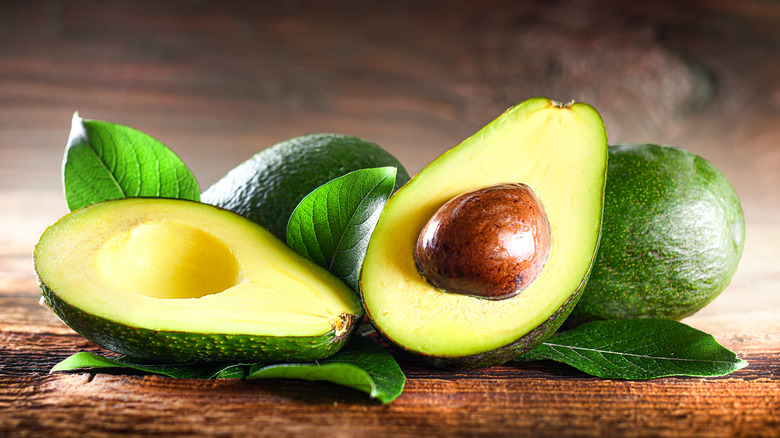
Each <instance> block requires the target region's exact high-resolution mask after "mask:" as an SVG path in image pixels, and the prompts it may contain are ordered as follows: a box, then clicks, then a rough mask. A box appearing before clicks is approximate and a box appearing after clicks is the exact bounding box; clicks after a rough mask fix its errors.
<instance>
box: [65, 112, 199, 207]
mask: <svg viewBox="0 0 780 438" xmlns="http://www.w3.org/2000/svg"><path fill="white" fill-rule="evenodd" d="M62 180H63V185H64V189H65V199H66V201H67V202H68V208H70V209H71V210H76V209H78V208H81V207H85V206H87V205H90V204H94V203H97V202H101V201H107V200H109V199H117V198H125V197H132V196H150V197H166V198H182V199H190V200H194V201H197V200H199V199H200V189H199V188H198V183H197V181H196V180H195V177H194V176H193V175H192V173H191V172H190V171H189V169H187V166H186V165H185V164H184V162H182V160H181V159H180V158H179V157H178V156H176V154H174V153H173V152H172V151H171V150H170V149H168V148H167V147H166V146H165V145H163V144H162V143H160V142H159V141H157V140H155V139H154V138H152V137H150V136H148V135H146V134H144V133H143V132H140V131H136V130H135V129H132V128H129V127H127V126H122V125H116V124H113V123H108V122H99V121H93V120H84V119H82V118H81V117H79V115H78V113H75V114H73V122H72V124H71V131H70V136H69V137H68V144H67V147H66V150H65V158H64V161H63V165H62Z"/></svg>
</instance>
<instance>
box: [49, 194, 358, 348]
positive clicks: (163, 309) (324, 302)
mask: <svg viewBox="0 0 780 438" xmlns="http://www.w3.org/2000/svg"><path fill="white" fill-rule="evenodd" d="M33 259H34V266H35V272H36V275H37V277H38V280H39V284H40V287H41V290H42V291H43V296H44V298H45V300H46V302H47V303H48V304H49V306H50V307H51V308H52V309H53V310H54V312H55V313H56V314H57V315H58V316H59V317H60V318H61V319H62V320H63V321H64V322H65V323H66V324H67V325H69V326H70V327H71V328H72V329H73V330H75V331H76V332H78V333H80V334H81V335H82V336H84V337H85V338H87V339H89V340H91V341H93V342H95V343H96V344H98V345H100V346H102V347H104V348H106V349H109V350H112V351H115V352H117V353H122V354H126V355H128V356H132V357H136V358H143V359H148V360H155V361H161V362H169V363H172V362H177V363H178V362H200V361H227V360H246V361H253V362H260V361H269V362H270V361H312V360H317V359H320V358H323V357H326V356H329V355H331V354H333V353H335V352H336V351H338V349H339V348H341V346H342V345H343V344H344V343H345V342H346V340H347V338H348V337H349V335H350V334H351V333H352V332H353V330H354V328H355V326H356V325H357V321H358V320H359V317H360V316H361V315H362V308H361V306H360V303H359V301H358V299H357V297H356V296H355V295H354V293H353V292H352V291H351V290H350V289H349V288H348V287H347V286H346V285H344V284H343V283H342V282H340V281H339V280H338V279H336V278H335V277H334V276H332V275H331V274H330V273H328V272H327V271H325V270H324V269H322V268H320V267H319V266H317V265H315V264H314V263H312V262H310V261H308V260H307V259H305V258H303V257H301V256H299V255H298V254H297V253H295V252H294V251H293V250H291V249H290V248H289V247H288V246H286V245H285V244H284V243H283V242H281V241H280V240H278V239H277V238H275V237H274V236H273V235H272V234H271V233H270V232H268V231H266V230H265V229H263V228H262V227H260V226H259V225H257V224H255V223H254V222H252V221H250V220H248V219H245V218H244V217H242V216H239V215H238V214H235V213H232V212H229V211H227V210H222V209H219V208H217V207H213V206H210V205H206V204H201V203H197V202H192V201H184V200H174V199H161V198H124V199H119V200H114V201H107V202H104V203H100V204H94V205H91V206H89V207H85V208H83V209H80V210H76V211H74V212H72V213H70V214H68V215H66V216H65V217H63V218H62V219H60V220H59V221H58V222H56V223H55V224H54V225H52V226H51V227H49V228H48V229H47V230H46V231H45V232H44V234H43V235H42V236H41V238H40V241H39V242H38V244H37V245H36V247H35V252H34V257H33Z"/></svg>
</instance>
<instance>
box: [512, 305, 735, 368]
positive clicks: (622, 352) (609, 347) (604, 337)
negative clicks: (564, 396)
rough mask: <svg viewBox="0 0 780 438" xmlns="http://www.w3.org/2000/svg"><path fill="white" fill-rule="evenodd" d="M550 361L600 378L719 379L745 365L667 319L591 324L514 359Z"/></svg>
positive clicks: (703, 336)
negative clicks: (677, 377)
mask: <svg viewBox="0 0 780 438" xmlns="http://www.w3.org/2000/svg"><path fill="white" fill-rule="evenodd" d="M545 359H547V360H554V361H557V362H562V363H565V364H568V365H570V366H573V367H574V368H577V369H579V370H580V371H584V372H586V373H588V374H591V375H594V376H597V377H601V378H605V379H636V380H642V379H653V378H658V377H668V376H697V377H710V376H722V375H726V374H729V373H731V372H734V371H737V370H739V369H742V368H744V367H745V366H747V362H745V361H744V360H741V359H739V358H738V357H737V356H736V354H734V353H733V352H732V351H730V350H728V349H727V348H725V347H723V346H722V345H720V344H718V342H717V341H715V339H714V338H713V337H712V336H711V335H708V334H706V333H704V332H702V331H700V330H697V329H694V328H692V327H689V326H688V325H685V324H683V323H681V322H677V321H672V320H666V319H650V318H641V319H627V320H610V321H594V322H590V323H587V324H583V325H580V326H578V327H576V328H574V329H571V330H567V331H562V332H558V333H556V334H555V335H553V336H552V337H551V338H550V339H549V340H548V341H547V342H544V343H543V344H542V345H540V346H538V347H536V348H535V349H533V350H531V351H530V352H528V353H525V354H523V355H521V356H520V357H519V358H518V360H521V361H532V360H545Z"/></svg>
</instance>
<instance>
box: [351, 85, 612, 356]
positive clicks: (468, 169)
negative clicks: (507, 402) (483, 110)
mask: <svg viewBox="0 0 780 438" xmlns="http://www.w3.org/2000/svg"><path fill="white" fill-rule="evenodd" d="M606 163H607V144H606V134H605V131H604V125H603V122H602V120H601V117H600V116H599V114H598V113H597V112H596V111H595V110H594V109H593V108H592V107H590V106H589V105H586V104H581V103H575V104H570V105H561V104H559V103H557V102H554V101H551V100H549V99H543V98H539V99H532V100H528V101H526V102H523V103H521V104H520V105H517V106H515V107H513V108H511V109H510V110H508V111H507V112H505V113H504V114H503V115H501V116H500V117H499V118H498V119H496V120H495V121H493V122H492V123H490V124H489V125H487V126H486V127H484V128H483V129H481V130H480V131H479V132H477V133H476V134H475V135H473V136H472V137H470V138H468V139H466V140H465V141H463V142H462V143H461V144H460V145H458V146H456V147H455V148H453V149H451V150H450V151H448V152H447V153H445V154H444V155H442V156H441V157H439V158H438V159H436V160H435V161H434V162H432V163H431V164H430V165H428V166H427V167H425V168H424V169H423V170H422V171H421V172H420V173H419V174H417V175H415V176H414V177H413V178H412V179H411V181H410V182H409V183H407V184H406V185H405V186H404V187H403V188H401V189H400V190H399V191H398V192H396V193H395V194H394V195H393V196H392V197H391V198H390V200H389V201H388V203H387V205H386V207H385V209H384V211H383V212H382V215H381V217H380V219H379V223H378V224H377V227H376V229H375V231H374V234H373V235H372V237H371V241H370V243H369V247H368V253H367V255H366V258H365V261H364V264H363V268H362V272H361V291H362V297H363V303H364V307H365V310H366V314H367V315H368V317H369V318H370V320H371V322H372V323H373V324H374V325H375V327H376V328H377V330H378V331H379V332H380V333H382V334H383V335H384V336H385V337H386V338H387V339H388V340H389V341H391V342H392V343H394V344H396V345H397V346H399V347H401V348H402V349H404V350H406V351H409V352H411V353H413V354H416V355H419V356H420V357H422V358H424V359H428V361H429V362H431V363H434V364H435V365H437V366H442V367H447V368H461V367H467V368H470V367H476V366H487V365H490V364H493V363H499V362H502V361H506V360H509V359H511V358H512V357H514V356H515V355H517V354H520V353H522V352H523V351H526V350H529V349H531V348H533V347H534V346H535V345H538V344H539V343H541V342H542V341H543V340H544V339H545V338H546V337H547V336H550V335H552V333H553V332H554V331H555V329H557V328H558V326H560V324H561V323H562V322H563V320H564V319H565V317H566V315H568V312H570V311H571V308H572V307H573V303H574V302H576V297H577V294H578V293H580V292H581V290H582V287H583V285H584V283H585V281H586V279H587V276H588V273H589V271H590V268H591V265H592V262H593V259H594V256H595V253H596V249H597V247H598V242H599V232H600V226H601V214H602V203H603V194H604V185H605V175H606ZM507 182H518V183H524V184H527V185H528V186H530V187H531V189H532V190H533V191H534V192H535V193H536V195H537V196H538V198H539V200H540V202H541V204H542V206H543V207H544V209H545V211H546V212H547V216H548V220H549V223H550V229H551V232H552V244H551V248H550V252H549V255H548V259H547V262H546V263H545V265H544V268H543V269H542V271H541V272H540V274H539V276H538V277H537V279H536V280H535V281H534V282H533V283H531V284H530V285H529V286H528V287H527V288H526V289H525V290H524V291H523V292H522V293H520V294H518V295H516V296H514V297H512V298H508V299H504V300H486V299H481V298H478V297H472V296H467V295H459V294H452V293H447V292H446V291H441V290H437V289H436V288H434V287H433V286H431V285H430V284H429V283H428V282H427V281H426V280H425V279H424V278H423V277H422V276H421V275H420V274H419V273H418V271H417V269H416V266H415V263H414V257H413V253H414V245H415V242H416V240H417V237H418V234H419V232H420V230H421V229H422V228H423V226H424V225H425V223H426V222H427V221H428V219H429V218H430V217H431V216H432V215H433V214H434V212H435V211H436V210H437V209H438V208H439V207H440V206H441V205H442V204H444V203H445V202H447V201H448V200H449V199H451V198H453V197H455V196H457V195H459V194H461V193H464V192H467V191H470V190H473V189H477V188H481V187H486V186H491V185H495V184H499V183H507ZM540 327H541V329H539V328H540Z"/></svg>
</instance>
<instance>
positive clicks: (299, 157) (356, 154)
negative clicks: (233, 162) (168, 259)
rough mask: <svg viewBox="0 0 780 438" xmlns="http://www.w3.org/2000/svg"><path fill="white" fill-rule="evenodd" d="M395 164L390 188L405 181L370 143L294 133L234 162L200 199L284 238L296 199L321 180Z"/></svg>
mask: <svg viewBox="0 0 780 438" xmlns="http://www.w3.org/2000/svg"><path fill="white" fill-rule="evenodd" d="M384 166H394V167H396V168H397V173H396V180H395V189H396V190H397V189H398V188H399V187H401V186H402V185H403V184H405V183H406V182H407V181H408V180H409V175H408V173H407V172H406V169H404V167H403V166H402V165H401V163H400V162H399V161H398V160H397V159H396V158H395V157H394V156H392V155H391V154H390V153H389V152H387V151H386V150H384V149H382V148H381V147H379V146H378V145H376V144H375V143H371V142H369V141H366V140H362V139H360V138H357V137H353V136H350V135H343V134H332V133H320V134H309V135H303V136H299V137H294V138H291V139H289V140H286V141H283V142H281V143H277V144H276V145H274V146H271V147H269V148H267V149H264V150H262V151H260V152H258V153H257V154H255V155H254V156H253V157H251V158H250V159H248V160H247V161H245V162H243V163H241V164H239V165H238V166H236V167H235V168H234V169H232V170H231V171H230V172H228V173H227V175H225V176H224V177H222V179H220V180H219V181H217V182H216V183H214V185H212V186H211V187H209V188H208V189H207V190H206V191H205V192H203V194H202V195H201V201H202V202H204V203H207V204H212V205H216V206H218V207H222V208H225V209H228V210H231V211H234V212H236V213H238V214H240V215H242V216H244V217H247V218H249V219H250V220H252V221H254V222H257V223H258V224H260V225H262V226H263V227H265V228H266V229H268V230H269V231H271V233H273V234H274V235H276V237H278V238H279V239H281V240H283V241H284V240H286V229H287V221H288V219H289V218H290V215H291V214H292V212H293V210H295V207H296V206H297V205H298V203H299V202H300V201H301V200H302V199H303V198H304V197H305V196H306V195H308V194H309V193H311V191H312V190H314V189H316V188H317V187H319V186H321V185H322V184H325V183H326V182H328V181H330V180H332V179H334V178H338V177H340V176H342V175H345V174H347V173H349V172H352V171H354V170H359V169H366V168H372V167H384Z"/></svg>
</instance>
